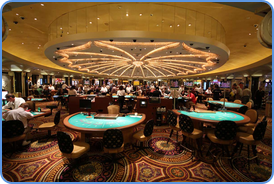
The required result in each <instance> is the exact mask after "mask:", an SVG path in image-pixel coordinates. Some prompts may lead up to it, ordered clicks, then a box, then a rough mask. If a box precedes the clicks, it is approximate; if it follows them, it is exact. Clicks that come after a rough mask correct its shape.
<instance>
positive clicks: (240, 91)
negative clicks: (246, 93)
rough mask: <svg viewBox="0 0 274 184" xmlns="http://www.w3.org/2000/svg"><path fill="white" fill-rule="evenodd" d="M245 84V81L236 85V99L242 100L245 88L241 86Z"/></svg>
mask: <svg viewBox="0 0 274 184" xmlns="http://www.w3.org/2000/svg"><path fill="white" fill-rule="evenodd" d="M242 85H243V82H240V84H239V85H238V86H236V90H237V93H236V97H235V100H242V96H243V90H242V88H241V86H242Z"/></svg>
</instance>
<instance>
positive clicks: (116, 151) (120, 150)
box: [104, 144, 124, 154]
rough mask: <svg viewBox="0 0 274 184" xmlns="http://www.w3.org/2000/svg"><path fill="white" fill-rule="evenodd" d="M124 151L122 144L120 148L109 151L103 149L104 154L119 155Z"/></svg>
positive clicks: (108, 149)
mask: <svg viewBox="0 0 274 184" xmlns="http://www.w3.org/2000/svg"><path fill="white" fill-rule="evenodd" d="M123 151H124V144H122V146H121V147H120V148H115V149H111V148H104V152H105V153H110V154H111V153H120V152H123Z"/></svg>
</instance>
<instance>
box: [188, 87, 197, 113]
mask: <svg viewBox="0 0 274 184" xmlns="http://www.w3.org/2000/svg"><path fill="white" fill-rule="evenodd" d="M187 97H189V98H190V99H189V100H188V103H189V109H190V108H191V106H192V108H193V110H194V111H195V104H196V97H195V95H194V94H193V93H192V91H190V90H187Z"/></svg>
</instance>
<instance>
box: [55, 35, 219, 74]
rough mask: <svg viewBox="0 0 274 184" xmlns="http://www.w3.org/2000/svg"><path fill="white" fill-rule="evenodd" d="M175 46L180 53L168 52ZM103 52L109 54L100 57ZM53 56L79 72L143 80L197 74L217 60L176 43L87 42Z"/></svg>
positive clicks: (213, 55) (205, 53)
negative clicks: (140, 78) (106, 51)
mask: <svg viewBox="0 0 274 184" xmlns="http://www.w3.org/2000/svg"><path fill="white" fill-rule="evenodd" d="M92 44H93V45H94V46H95V48H98V49H100V53H99V51H98V52H91V51H90V50H91V49H90V47H91V45H92ZM178 47H182V52H180V53H178V52H176V54H174V53H172V49H175V48H178ZM105 49H108V50H110V51H112V52H111V53H113V54H104V53H103V52H104V50H105ZM137 50H140V51H141V50H142V51H144V50H145V53H144V52H142V53H136V51H137ZM133 51H135V52H133ZM55 54H57V55H59V56H61V57H62V58H61V59H59V61H60V62H62V63H67V64H68V67H70V68H74V69H78V70H79V71H83V72H88V73H96V74H98V75H107V76H115V77H117V76H121V77H143V78H151V77H155V78H159V77H175V76H182V75H188V74H190V73H191V74H193V73H199V72H200V71H206V70H207V67H209V66H213V65H214V64H215V61H216V60H217V59H218V55H217V54H214V53H211V52H205V51H200V50H197V49H194V48H191V47H189V46H188V45H186V44H185V43H180V42H118V41H117V42H114V41H101V40H100V41H94V42H93V43H92V42H91V41H89V42H87V43H86V44H83V45H80V46H75V47H71V48H68V49H61V50H57V51H56V52H55ZM159 55H160V56H159Z"/></svg>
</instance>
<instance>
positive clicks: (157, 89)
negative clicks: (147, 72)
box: [152, 87, 161, 97]
mask: <svg viewBox="0 0 274 184" xmlns="http://www.w3.org/2000/svg"><path fill="white" fill-rule="evenodd" d="M152 96H153V97H160V96H161V92H160V91H159V87H156V90H155V91H153V93H152Z"/></svg>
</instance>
